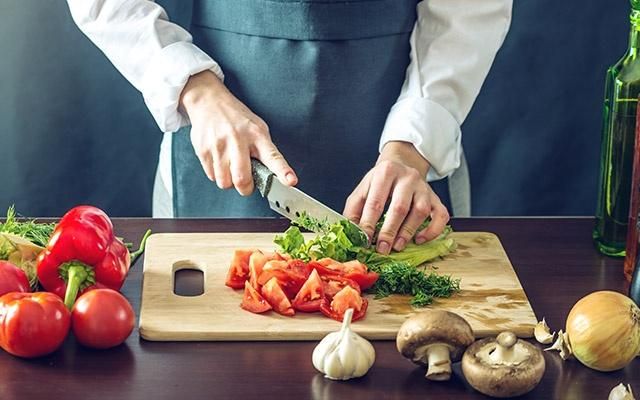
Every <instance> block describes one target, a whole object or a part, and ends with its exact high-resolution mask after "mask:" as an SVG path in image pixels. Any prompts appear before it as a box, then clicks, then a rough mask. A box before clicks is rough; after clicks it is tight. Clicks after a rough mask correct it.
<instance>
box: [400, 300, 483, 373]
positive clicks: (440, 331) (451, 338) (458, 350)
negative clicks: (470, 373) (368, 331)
mask: <svg viewBox="0 0 640 400" xmlns="http://www.w3.org/2000/svg"><path fill="white" fill-rule="evenodd" d="M474 339H475V338H474V336H473V329H471V325H469V323H468V322H467V321H466V320H465V319H464V318H462V317H461V316H459V315H458V314H454V313H452V312H450V311H444V310H425V311H422V312H420V313H418V314H415V315H413V316H411V317H409V318H408V319H407V320H406V321H404V323H403V324H402V326H400V330H399V331H398V336H397V337H396V346H397V348H398V351H399V352H400V353H401V354H402V355H403V356H405V357H406V358H409V359H411V360H412V361H413V362H415V363H416V364H421V365H426V360H421V359H415V358H414V354H415V352H416V350H417V349H418V348H420V347H423V346H428V345H432V344H437V343H440V344H446V345H447V347H449V352H450V353H449V357H450V358H451V362H456V361H459V360H460V358H461V356H462V353H463V352H464V350H465V349H466V348H467V346H469V345H470V344H471V343H473V341H474Z"/></svg>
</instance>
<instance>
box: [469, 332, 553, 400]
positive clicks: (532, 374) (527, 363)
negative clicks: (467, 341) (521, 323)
mask: <svg viewBox="0 0 640 400" xmlns="http://www.w3.org/2000/svg"><path fill="white" fill-rule="evenodd" d="M503 334H504V332H503V333H501V335H503ZM511 335H513V334H511ZM514 336H515V335H514ZM503 338H504V336H503ZM509 339H510V338H509ZM509 341H511V340H509ZM497 345H498V341H497V340H496V338H485V339H482V340H478V341H477V342H475V343H474V344H472V345H471V346H469V347H468V348H467V351H465V353H464V356H463V357H462V373H463V374H464V376H465V378H466V379H467V381H468V382H469V384H470V385H471V386H473V387H474V388H475V389H476V390H477V391H479V392H481V393H484V394H486V395H488V396H492V397H501V398H504V397H514V396H520V395H523V394H525V393H528V392H529V391H531V390H533V388H535V387H536V385H538V383H539V382H540V380H541V379H542V375H544V370H545V362H544V357H543V355H542V352H541V351H540V349H538V348H537V347H536V346H534V345H532V344H531V343H528V342H525V341H524V340H520V339H517V340H515V341H514V343H512V344H510V346H509V347H511V346H512V345H515V346H522V347H521V348H520V350H523V351H525V352H526V353H527V357H526V359H525V360H524V361H522V362H520V363H517V364H512V365H507V364H494V363H489V362H488V361H487V360H486V358H485V357H482V356H481V355H480V354H491V353H492V352H493V351H495V348H496V347H497Z"/></svg>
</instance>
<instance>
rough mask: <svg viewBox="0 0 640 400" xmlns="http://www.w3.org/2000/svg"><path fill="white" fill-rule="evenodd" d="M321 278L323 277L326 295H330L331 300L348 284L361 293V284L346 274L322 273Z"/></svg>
mask: <svg viewBox="0 0 640 400" xmlns="http://www.w3.org/2000/svg"><path fill="white" fill-rule="evenodd" d="M320 279H322V286H323V290H324V295H325V297H328V298H329V300H331V299H333V296H335V295H336V293H338V292H339V291H341V290H342V289H344V288H345V287H346V286H351V288H353V289H355V290H356V291H357V292H358V293H360V285H358V284H357V283H356V281H354V280H351V279H349V278H345V277H344V276H341V275H331V274H328V275H320Z"/></svg>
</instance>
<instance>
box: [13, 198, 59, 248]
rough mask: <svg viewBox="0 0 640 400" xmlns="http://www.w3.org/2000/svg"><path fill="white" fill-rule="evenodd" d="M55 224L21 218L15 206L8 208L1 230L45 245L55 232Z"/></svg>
mask: <svg viewBox="0 0 640 400" xmlns="http://www.w3.org/2000/svg"><path fill="white" fill-rule="evenodd" d="M54 228H55V224H52V223H38V222H36V220H35V219H31V220H19V219H18V217H17V215H16V210H15V207H14V206H11V207H9V209H8V210H7V219H6V221H5V222H4V223H0V232H3V233H11V234H14V235H18V236H21V237H23V238H25V239H27V240H28V241H30V242H31V243H33V244H35V245H38V246H40V247H45V246H46V245H47V242H49V238H50V237H51V234H52V233H53V229H54Z"/></svg>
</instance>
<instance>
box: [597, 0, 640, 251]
mask: <svg viewBox="0 0 640 400" xmlns="http://www.w3.org/2000/svg"><path fill="white" fill-rule="evenodd" d="M630 19H631V33H630V35H629V49H628V50H627V52H626V53H625V54H624V56H623V57H622V58H621V59H620V61H618V62H617V63H616V64H615V65H613V66H612V67H610V68H609V69H608V70H607V78H606V83H605V99H604V112H603V128H602V150H601V156H600V188H599V190H600V193H599V196H598V208H597V210H596V226H595V229H594V231H593V239H594V242H595V244H596V247H597V248H598V250H599V251H600V252H601V253H603V254H606V255H609V256H617V257H623V256H624V255H625V244H626V236H627V225H628V221H629V200H630V195H631V171H632V168H633V151H634V141H635V127H636V107H637V105H638V95H639V94H640V57H638V51H639V50H640V0H631V16H630Z"/></svg>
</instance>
